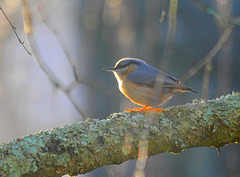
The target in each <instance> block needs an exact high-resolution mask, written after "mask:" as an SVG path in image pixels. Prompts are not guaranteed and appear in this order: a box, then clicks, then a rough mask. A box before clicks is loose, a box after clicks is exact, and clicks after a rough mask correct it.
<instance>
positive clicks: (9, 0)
mask: <svg viewBox="0 0 240 177" xmlns="http://www.w3.org/2000/svg"><path fill="white" fill-rule="evenodd" d="M5 3H6V5H7V6H8V7H10V8H16V7H18V6H19V4H20V0H5Z"/></svg>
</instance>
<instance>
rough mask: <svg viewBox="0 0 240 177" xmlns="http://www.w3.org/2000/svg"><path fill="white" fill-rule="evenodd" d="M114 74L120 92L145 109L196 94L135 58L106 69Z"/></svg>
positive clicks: (124, 59) (122, 60) (120, 61)
mask: <svg viewBox="0 0 240 177" xmlns="http://www.w3.org/2000/svg"><path fill="white" fill-rule="evenodd" d="M104 70H106V71H110V72H113V73H114V75H115V77H116V79H117V81H118V87H119V89H120V91H121V92H122V93H123V94H124V95H125V96H126V97H127V98H129V99H130V100H131V101H132V102H133V103H136V104H138V105H141V106H144V107H156V106H159V105H161V104H163V103H165V102H166V101H167V100H169V99H170V98H171V97H172V96H173V95H175V94H177V93H183V92H195V93H197V92H196V91H194V90H193V89H191V88H189V87H186V86H184V85H183V84H181V82H180V81H179V80H177V79H176V78H174V77H173V76H170V75H168V74H165V73H163V72H162V71H160V70H158V69H157V68H154V67H153V66H150V65H148V64H147V63H146V62H144V61H142V60H140V59H135V58H123V59H121V60H119V61H118V62H117V63H116V64H115V67H114V68H112V67H110V68H104Z"/></svg>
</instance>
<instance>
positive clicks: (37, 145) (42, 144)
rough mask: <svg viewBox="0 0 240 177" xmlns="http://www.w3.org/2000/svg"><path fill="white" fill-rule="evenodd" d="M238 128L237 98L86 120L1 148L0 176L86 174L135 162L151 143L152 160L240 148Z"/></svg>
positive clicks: (239, 102)
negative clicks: (234, 145) (209, 149)
mask: <svg viewBox="0 0 240 177" xmlns="http://www.w3.org/2000/svg"><path fill="white" fill-rule="evenodd" d="M239 127H240V94H239V93H232V94H231V95H227V96H223V97H221V98H218V99H215V100H210V101H209V100H204V101H194V102H193V103H191V104H186V105H183V106H177V107H169V108H166V109H165V110H164V111H162V112H157V111H152V112H151V111H146V112H145V113H126V112H123V113H114V114H112V115H111V116H110V117H109V118H108V119H104V120H97V119H88V120H86V121H84V122H80V123H72V124H71V125H66V126H64V127H61V128H58V127H56V128H53V129H52V130H48V131H42V132H39V133H37V134H34V135H28V136H25V137H23V138H19V139H16V140H13V141H11V142H9V143H7V144H1V145H0V176H62V175H64V174H71V175H76V174H84V173H87V172H89V171H92V170H94V169H96V168H99V167H102V166H106V165H109V164H120V163H123V162H124V161H127V160H130V159H136V158H137V149H138V141H139V140H142V139H145V140H147V141H148V146H149V147H148V156H152V155H155V154H159V153H164V152H175V153H179V152H181V151H182V150H184V149H188V148H193V147H201V146H207V147H222V146H224V145H227V144H230V143H234V142H240V129H239ZM146 132H147V133H146Z"/></svg>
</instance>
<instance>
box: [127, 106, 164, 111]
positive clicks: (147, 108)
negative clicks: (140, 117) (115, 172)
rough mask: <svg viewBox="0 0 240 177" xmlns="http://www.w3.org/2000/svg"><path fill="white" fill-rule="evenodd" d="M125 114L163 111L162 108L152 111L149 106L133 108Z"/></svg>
mask: <svg viewBox="0 0 240 177" xmlns="http://www.w3.org/2000/svg"><path fill="white" fill-rule="evenodd" d="M125 111H126V112H145V111H163V109H162V108H155V109H153V108H152V107H150V106H143V107H142V108H133V109H127V110H125Z"/></svg>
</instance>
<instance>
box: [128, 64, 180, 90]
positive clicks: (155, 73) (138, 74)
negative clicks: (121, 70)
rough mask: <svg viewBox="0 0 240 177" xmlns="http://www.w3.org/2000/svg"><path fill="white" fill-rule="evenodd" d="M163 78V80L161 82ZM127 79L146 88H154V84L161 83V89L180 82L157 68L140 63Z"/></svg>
mask: <svg viewBox="0 0 240 177" xmlns="http://www.w3.org/2000/svg"><path fill="white" fill-rule="evenodd" d="M164 77H165V80H163V79H164ZM127 78H128V79H129V80H130V81H132V82H133V83H135V84H138V85H144V86H148V87H154V85H155V84H156V82H158V83H162V84H163V87H168V88H169V87H174V86H176V85H178V84H180V81H179V80H177V79H176V78H174V77H172V76H170V75H168V74H165V73H163V72H161V71H160V70H158V69H157V68H154V67H153V66H150V65H148V64H146V63H141V64H140V65H138V66H137V69H136V70H135V71H134V72H132V73H130V74H129V75H128V76H127Z"/></svg>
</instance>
